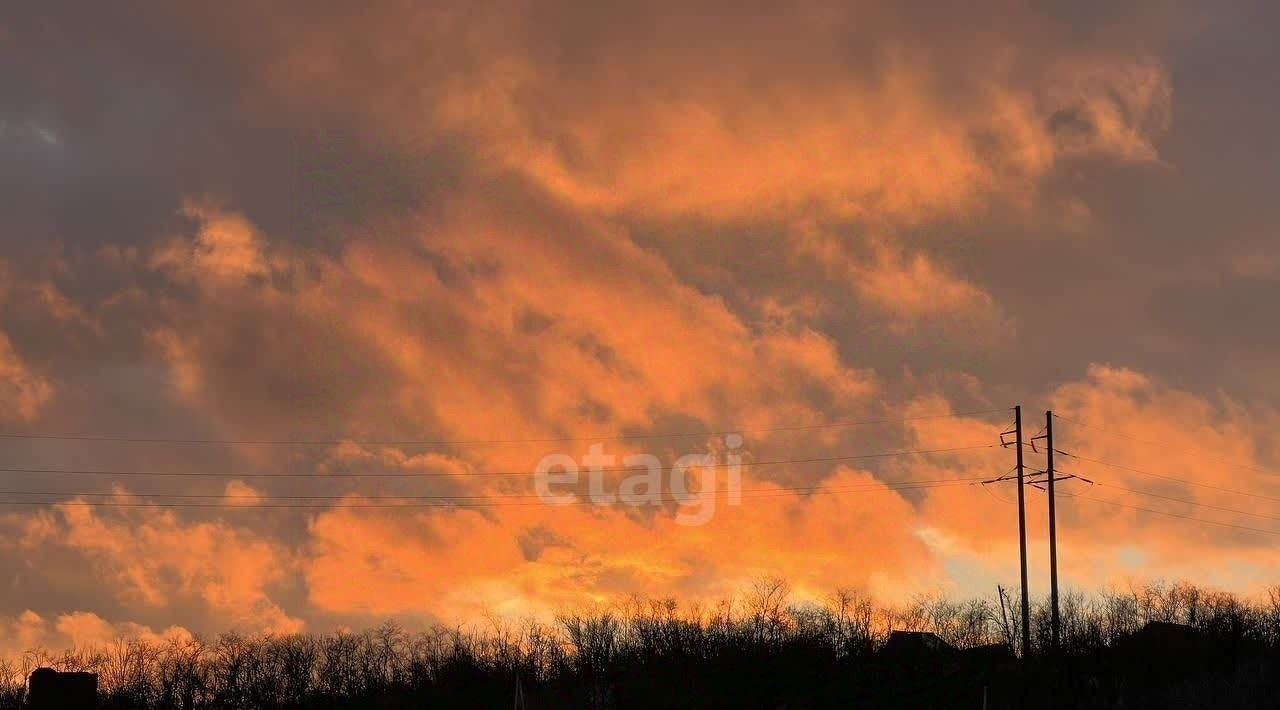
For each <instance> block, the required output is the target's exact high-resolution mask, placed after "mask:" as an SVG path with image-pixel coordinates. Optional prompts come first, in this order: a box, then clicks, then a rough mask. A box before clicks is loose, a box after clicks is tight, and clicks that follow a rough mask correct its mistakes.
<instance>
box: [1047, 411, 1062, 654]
mask: <svg viewBox="0 0 1280 710" xmlns="http://www.w3.org/2000/svg"><path fill="white" fill-rule="evenodd" d="M1044 438H1045V448H1046V451H1045V457H1046V458H1047V459H1048V461H1047V465H1046V466H1045V471H1046V473H1048V477H1047V488H1046V493H1048V495H1049V607H1050V612H1049V613H1050V619H1051V626H1052V628H1053V650H1054V653H1057V651H1058V644H1059V642H1060V641H1061V640H1062V639H1061V635H1062V620H1061V618H1060V617H1059V616H1058V518H1057V513H1056V505H1055V500H1054V497H1053V481H1054V479H1055V478H1057V477H1058V476H1057V471H1055V470H1054V468H1053V410H1048V411H1046V412H1045V413H1044Z"/></svg>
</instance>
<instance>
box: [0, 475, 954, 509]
mask: <svg viewBox="0 0 1280 710" xmlns="http://www.w3.org/2000/svg"><path fill="white" fill-rule="evenodd" d="M975 480H979V479H974V478H957V479H936V480H933V481H912V482H902V483H885V484H879V485H873V484H866V486H865V487H853V486H852V484H851V486H850V487H844V486H807V487H789V488H777V489H752V490H751V491H743V496H742V497H743V499H744V500H755V499H759V498H776V497H782V496H793V495H794V494H795V493H797V492H830V493H835V494H845V493H878V492H886V491H909V490H928V489H934V488H954V487H959V486H969V485H970V484H971V483H972V482H973V481H975ZM722 493H726V491H722V490H717V491H711V492H708V493H689V494H686V495H683V496H663V497H660V498H658V502H661V503H692V502H698V501H703V500H707V499H708V497H710V496H716V497H717V499H718V497H719V496H720V494H722ZM748 493H750V494H748ZM0 495H46V496H49V495H52V494H48V493H34V492H33V493H26V492H7V493H0ZM66 495H71V494H66ZM81 495H94V494H81ZM111 495H118V496H120V497H124V496H125V495H126V494H111ZM137 497H140V498H141V497H160V496H146V495H145V494H144V495H139V496H137ZM174 497H175V498H180V499H187V498H199V496H180V495H175V496H174ZM517 497H520V498H523V497H527V496H524V495H521V496H514V495H513V496H489V497H487V498H486V497H484V496H471V497H468V496H459V497H441V498H442V499H431V500H422V498H423V497H415V496H382V497H366V496H361V497H360V500H358V501H355V502H341V500H340V501H339V502H338V504H336V505H325V504H320V503H314V502H313V503H278V502H272V501H276V500H294V499H295V497H293V496H278V497H274V498H272V497H265V496H264V497H263V500H267V501H268V502H265V503H262V502H242V503H234V502H211V503H188V502H175V503H168V502H165V503H158V502H151V501H134V500H128V501H116V500H110V501H89V500H40V501H30V500H20V501H15V500H0V506H44V505H58V506H74V507H120V508H242V509H254V508H302V509H315V510H333V509H345V508H380V509H385V508H437V507H504V506H531V505H543V506H545V505H547V503H546V502H545V501H542V500H537V501H529V500H520V501H517V502H499V500H498V499H506V498H517ZM533 497H538V496H533ZM302 498H303V499H311V497H302ZM476 498H479V499H480V500H476ZM240 499H242V500H245V501H250V500H251V499H250V498H249V497H247V496H238V497H236V496H232V497H223V500H240ZM391 500H398V501H401V502H394V503H393V502H365V501H391ZM653 500H654V499H653V498H651V497H648V496H645V497H643V500H642V501H641V502H640V503H639V504H647V503H650V502H652V501H653ZM406 501H407V502H406ZM571 504H574V505H601V503H599V502H597V501H593V500H591V499H590V498H584V499H579V500H575V501H573V502H572V503H571ZM609 505H628V504H627V503H626V502H625V501H621V500H619V501H616V502H614V503H612V504H609Z"/></svg>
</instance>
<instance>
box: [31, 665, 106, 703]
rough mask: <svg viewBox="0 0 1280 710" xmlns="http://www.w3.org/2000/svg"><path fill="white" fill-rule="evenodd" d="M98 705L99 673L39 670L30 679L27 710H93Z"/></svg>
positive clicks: (33, 672)
mask: <svg viewBox="0 0 1280 710" xmlns="http://www.w3.org/2000/svg"><path fill="white" fill-rule="evenodd" d="M97 702H98V674H97V673H63V672H60V671H55V670H54V669H52V668H37V669H35V670H34V671H32V672H31V675H30V676H28V677H27V707H28V708H31V709H32V710H91V708H93V707H94V706H95V705H97Z"/></svg>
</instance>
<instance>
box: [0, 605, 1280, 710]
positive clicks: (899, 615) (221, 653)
mask: <svg viewBox="0 0 1280 710" xmlns="http://www.w3.org/2000/svg"><path fill="white" fill-rule="evenodd" d="M1017 608H1018V604H1017V603H1015V601H1014V600H1012V599H1007V598H1005V599H1002V598H999V597H997V598H993V599H990V600H971V601H964V602H952V601H948V600H945V599H938V598H920V599H917V600H914V601H913V602H912V603H910V604H908V605H906V606H905V607H901V608H888V607H883V606H879V605H877V604H875V603H874V602H872V601H871V600H870V599H869V598H867V597H865V596H862V595H859V594H857V593H851V592H839V593H836V594H834V595H832V596H831V598H830V599H828V600H827V601H826V602H824V603H822V604H801V603H793V602H791V601H790V599H789V595H788V593H787V589H786V586H785V585H784V584H781V583H779V582H775V581H769V582H762V583H760V584H757V585H755V586H754V587H753V588H752V589H751V590H749V591H748V592H747V593H745V594H743V595H742V597H741V598H739V599H737V600H734V601H732V602H725V603H722V604H719V605H716V606H714V607H710V608H698V607H681V606H679V605H677V604H676V603H674V602H669V601H639V600H637V601H633V602H631V603H629V604H627V605H623V606H622V607H620V608H617V609H613V610H610V611H597V612H592V613H587V614H574V615H566V616H564V617H562V618H560V619H559V620H558V622H557V623H556V624H551V625H542V624H537V623H526V624H522V625H515V626H507V625H502V624H493V625H490V626H488V627H486V628H483V629H479V628H461V627H459V628H435V629H432V630H430V631H427V632H424V633H408V632H405V631H403V630H402V629H400V628H399V627H397V626H395V625H393V624H386V625H384V626H382V627H379V628H377V629H374V630H370V631H365V632H362V633H335V634H329V635H323V636H266V637H255V638H248V637H244V636H236V635H227V636H223V637H221V638H218V639H216V640H202V639H194V640H182V641H171V642H166V643H154V642H152V643H146V642H141V641H121V642H119V643H118V644H116V645H115V646H112V647H110V648H105V649H80V650H74V651H69V652H65V653H61V654H52V653H49V652H46V651H31V652H28V653H27V654H25V656H24V657H22V658H18V659H10V660H8V661H5V662H3V663H4V665H0V683H3V685H2V686H0V708H4V709H7V708H18V707H21V704H22V692H23V686H22V679H23V678H24V677H25V675H26V673H28V672H29V671H30V670H32V669H34V668H35V667H37V666H52V667H56V668H59V669H61V670H77V671H79V670H86V671H93V672H96V673H98V674H99V707H100V708H107V709H112V708H120V709H125V708H139V709H141V708H147V709H151V708H156V709H159V708H165V709H168V708H174V709H178V708H181V709H196V708H209V709H214V708H218V709H222V708H227V709H230V708H236V709H241V708H244V709H247V708H255V709H256V708H264V709H281V710H283V709H286V708H388V709H389V708H435V707H439V708H454V707H457V708H511V707H527V708H619V709H622V708H789V709H800V708H825V707H875V708H879V707H957V708H981V707H983V702H984V696H985V698H986V704H987V705H986V706H987V707H990V708H1015V707H1049V706H1050V698H1051V696H1052V706H1053V707H1055V708H1140V707H1152V708H1184V707H1185V708H1190V707H1214V708H1262V707H1280V587H1278V588H1276V589H1275V590H1273V593H1272V594H1270V595H1268V596H1267V597H1264V598H1261V599H1253V600H1245V599H1241V598H1239V597H1236V596H1233V595H1230V594H1225V593H1221V592H1214V591H1207V590H1204V589H1200V588H1197V587H1194V586H1191V585H1186V584H1178V585H1150V586H1145V587H1142V588H1136V589H1126V590H1122V591H1121V590H1113V591H1107V592H1103V593H1099V594H1096V595H1092V596H1088V597H1085V596H1081V595H1076V594H1071V595H1067V596H1066V597H1065V598H1064V599H1063V604H1062V633H1063V641H1062V648H1061V650H1060V652H1059V653H1058V654H1057V660H1056V662H1053V661H1052V660H1051V655H1052V654H1050V652H1049V645H1050V644H1049V639H1050V627H1049V615H1048V610H1047V609H1046V608H1045V607H1044V605H1043V604H1040V605H1035V606H1033V613H1032V622H1033V638H1034V641H1033V648H1032V649H1031V658H1032V660H1031V661H1030V662H1029V663H1027V664H1026V665H1025V666H1024V665H1023V664H1021V663H1020V662H1018V661H1015V660H1014V659H1013V658H1012V656H1011V654H1010V650H1013V651H1017V650H1018V649H1016V648H1015V649H1010V648H1009V644H1011V643H1016V641H1017V638H1018V636H1019V634H1018V631H1017V629H1018V624H1019V619H1018V618H1017V616H1016V609H1017ZM1168 622H1172V623H1175V624H1183V625H1185V626H1172V625H1170V624H1169V623H1168ZM892 629H912V630H920V631H928V632H932V633H933V634H936V635H937V637H939V638H940V639H941V640H942V641H945V642H946V644H947V646H951V647H954V648H948V647H947V646H942V647H939V648H930V649H914V650H913V649H910V648H907V649H902V648H896V649H895V648H894V647H893V646H892V644H887V643H886V641H887V639H888V638H889V632H890V630H892ZM979 647H981V648H979ZM961 649H977V650H971V651H968V652H966V651H963V650H961ZM518 696H523V706H521V705H519V704H517V702H518Z"/></svg>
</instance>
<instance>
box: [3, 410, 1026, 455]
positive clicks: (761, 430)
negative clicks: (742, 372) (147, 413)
mask: <svg viewBox="0 0 1280 710" xmlns="http://www.w3.org/2000/svg"><path fill="white" fill-rule="evenodd" d="M1005 411H1008V408H1007V407H1005V408H997V409H979V410H972V411H966V412H950V413H946V414H926V415H920V416H913V417H898V418H882V419H864V420H861V421H841V422H824V423H819V424H798V425H794V426H777V427H755V428H751V427H746V428H728V429H719V430H710V431H681V432H662V433H652V434H607V435H603V436H551V437H535V438H523V439H431V440H418V439H387V440H376V439H350V438H347V439H200V438H187V439H184V438H169V437H144V436H128V435H114V434H79V433H38V432H37V433H32V432H0V439H33V440H51V441H94V442H113V443H128V444H192V445H202V444H209V445H227V446H231V445H264V446H334V445H338V444H357V445H364V446H470V445H482V444H551V443H562V442H573V441H628V440H644V439H676V438H701V437H711V436H727V435H729V434H766V433H778V432H788V431H813V430H819V429H837V428H843V427H855V426H869V425H873V424H897V423H902V422H913V421H922V420H927V419H951V418H956V417H967V416H977V415H981V414H993V413H996V412H1005Z"/></svg>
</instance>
